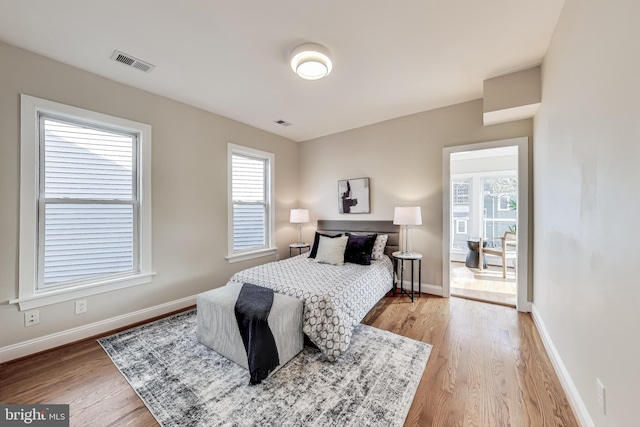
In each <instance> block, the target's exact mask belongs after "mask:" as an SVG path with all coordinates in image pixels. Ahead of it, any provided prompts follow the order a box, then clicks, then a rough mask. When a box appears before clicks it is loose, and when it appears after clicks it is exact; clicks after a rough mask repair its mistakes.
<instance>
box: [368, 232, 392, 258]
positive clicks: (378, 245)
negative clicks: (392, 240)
mask: <svg viewBox="0 0 640 427" xmlns="http://www.w3.org/2000/svg"><path fill="white" fill-rule="evenodd" d="M387 239H389V235H388V234H378V237H376V242H375V243H374V244H373V251H372V252H371V259H382V258H383V257H384V248H385V246H387Z"/></svg>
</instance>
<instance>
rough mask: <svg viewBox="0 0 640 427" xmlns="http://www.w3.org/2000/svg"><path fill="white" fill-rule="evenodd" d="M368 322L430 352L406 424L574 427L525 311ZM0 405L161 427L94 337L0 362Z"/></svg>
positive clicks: (392, 316)
mask: <svg viewBox="0 0 640 427" xmlns="http://www.w3.org/2000/svg"><path fill="white" fill-rule="evenodd" d="M363 323H366V324H369V325H372V326H375V327H377V328H381V329H386V330H389V331H392V332H395V333H398V334H401V335H404V336H407V337H409V338H413V339H416V340H420V341H424V342H428V343H430V344H432V345H433V350H432V352H431V357H430V359H429V362H428V363H427V367H426V369H425V372H424V375H423V376H422V380H421V382H420V385H419V387H418V391H417V393H416V396H415V399H414V401H413V404H412V406H411V409H410V411H409V415H408V417H407V420H406V423H405V425H406V426H518V427H519V426H535V427H542V426H567V427H571V426H577V425H578V424H577V422H576V420H575V417H574V415H573V413H572V411H571V408H570V407H569V404H568V402H567V398H566V396H565V394H564V392H563V390H562V388H561V386H560V384H559V382H558V379H557V377H556V375H555V373H554V371H553V368H552V366H551V362H550V361H549V358H548V357H547V354H546V352H545V350H544V348H543V346H542V342H541V340H540V337H539V336H538V333H537V331H536V329H535V327H534V325H533V321H532V319H531V316H530V315H528V314H522V313H517V312H516V311H515V310H514V309H512V308H508V307H503V306H498V305H491V304H486V303H481V302H477V301H471V300H464V299H460V298H448V299H446V298H440V297H432V296H426V295H424V294H423V295H422V296H421V297H420V298H416V302H415V304H412V303H411V302H410V301H409V299H408V298H407V297H404V296H402V297H400V296H396V297H390V296H388V297H385V298H384V299H383V300H382V301H381V302H380V303H379V304H378V305H377V306H376V307H375V308H374V309H373V310H372V311H371V313H369V315H367V317H366V318H365V319H364V321H363ZM406 369H411V366H407V367H406ZM381 375H384V373H382V372H381ZM0 402H2V403H68V404H70V405H71V407H70V408H71V425H72V426H109V425H113V426H116V425H117V426H120V425H129V426H155V425H157V423H156V421H155V419H154V418H153V416H152V415H151V414H150V412H149V411H148V410H147V409H146V407H145V406H144V404H143V403H142V401H141V400H140V399H139V398H138V396H137V395H136V393H135V392H134V391H133V389H132V388H131V387H130V386H129V385H128V383H127V382H126V381H125V380H124V378H123V377H122V375H121V374H120V373H119V372H118V370H117V369H116V368H115V366H114V365H113V364H112V363H111V360H110V359H109V357H108V356H107V355H106V353H105V352H104V351H103V350H102V348H101V347H100V345H99V344H98V343H96V342H95V340H93V339H92V340H85V341H81V342H78V343H75V344H71V345H68V346H65V347H62V348H59V349H55V350H51V351H48V352H45V353H42V354H39V355H35V356H31V357H27V358H25V359H22V360H18V361H13V362H9V363H6V364H3V365H0Z"/></svg>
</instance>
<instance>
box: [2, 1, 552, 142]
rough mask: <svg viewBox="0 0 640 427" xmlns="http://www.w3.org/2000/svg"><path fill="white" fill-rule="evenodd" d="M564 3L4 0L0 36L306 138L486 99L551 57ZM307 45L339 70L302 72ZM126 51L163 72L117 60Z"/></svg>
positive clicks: (286, 134)
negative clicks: (491, 89)
mask: <svg viewBox="0 0 640 427" xmlns="http://www.w3.org/2000/svg"><path fill="white" fill-rule="evenodd" d="M563 4H564V0H397V1H391V0H340V1H338V0H321V1H318V0H316V1H311V0H268V1H246V0H245V1H242V0H235V1H232V0H183V1H175V0H109V1H104V0H103V1H99V0H55V1H52V0H28V1H25V0H0V40H2V41H5V42H7V43H9V44H13V45H16V46H19V47H22V48H24V49H27V50H30V51H33V52H36V53H39V54H42V55H45V56H47V57H50V58H53V59H56V60H59V61H61V62H64V63H67V64H70V65H73V66H76V67H78V68H82V69H84V70H87V71H91V72H93V73H96V74H99V75H101V76H104V77H107V78H110V79H113V80H116V81H118V82H122V83H125V84H128V85H131V86H134V87H137V88H140V89H144V90H147V91H149V92H153V93H157V94H160V95H163V96H166V97H168V98H172V99H175V100H178V101H182V102H185V103H187V104H190V105H193V106H196V107H199V108H202V109H204V110H207V111H211V112H213V113H216V114H219V115H222V116H226V117H229V118H232V119H235V120H238V121H240V122H243V123H246V124H249V125H251V126H254V127H257V128H260V129H264V130H266V131H268V132H272V133H275V134H278V135H282V136H284V137H287V138H290V139H293V140H296V141H304V140H308V139H312V138H316V137H319V136H323V135H328V134H332V133H336V132H340V131H343V130H347V129H353V128H356V127H360V126H364V125H367V124H371V123H376V122H380V121H383V120H388V119H392V118H395V117H400V116H404V115H408V114H413V113H417V112H420V111H426V110H430V109H433V108H438V107H443V106H446V105H451V104H456V103H459V102H464V101H469V100H472V99H478V98H481V97H482V82H483V80H485V79H487V78H491V77H496V76H499V75H502V74H506V73H510V72H513V71H519V70H522V69H526V68H529V67H532V66H536V65H538V64H540V63H541V62H542V59H543V57H544V54H545V52H546V49H547V46H548V44H549V40H550V38H551V34H552V32H553V29H554V27H555V24H556V22H557V19H558V16H559V14H560V11H561V8H562V5H563ZM305 42H315V43H320V44H323V45H324V46H326V47H327V48H328V49H329V50H330V51H331V54H332V60H333V64H334V67H333V71H332V73H331V74H330V75H329V76H328V77H327V78H325V79H322V80H318V81H306V80H302V79H300V78H299V77H297V76H296V75H295V74H294V73H293V71H292V70H291V68H290V65H289V53H290V52H291V50H292V49H293V48H294V47H296V46H297V45H299V44H301V43H305ZM114 50H121V51H123V52H125V53H127V54H129V55H132V56H134V57H136V58H138V59H141V60H143V61H146V62H149V63H151V64H153V65H155V66H156V68H155V69H154V70H153V71H152V72H151V73H149V74H147V73H144V72H142V71H139V70H136V69H133V68H130V67H126V66H125V65H123V64H120V63H118V62H115V61H112V60H110V57H111V55H112V53H113V51H114ZM280 119H281V120H285V121H287V122H289V123H292V126H290V127H282V126H280V125H277V124H275V123H274V121H276V120H280Z"/></svg>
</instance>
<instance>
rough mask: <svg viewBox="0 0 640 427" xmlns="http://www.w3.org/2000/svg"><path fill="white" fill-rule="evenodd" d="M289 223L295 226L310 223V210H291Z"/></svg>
mask: <svg viewBox="0 0 640 427" xmlns="http://www.w3.org/2000/svg"><path fill="white" fill-rule="evenodd" d="M289 222H291V223H293V224H302V223H304V222H309V209H291V215H290V216H289Z"/></svg>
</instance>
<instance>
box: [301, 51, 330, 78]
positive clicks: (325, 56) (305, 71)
mask: <svg viewBox="0 0 640 427" xmlns="http://www.w3.org/2000/svg"><path fill="white" fill-rule="evenodd" d="M331 68H332V64H331V59H329V51H328V50H327V48H326V47H324V46H322V45H319V44H317V43H305V44H301V45H300V46H298V47H296V48H295V49H293V50H292V51H291V69H292V70H293V72H294V73H296V74H297V75H299V76H300V77H302V78H303V79H306V80H318V79H321V78H323V77H325V76H327V75H329V73H330V72H331Z"/></svg>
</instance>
